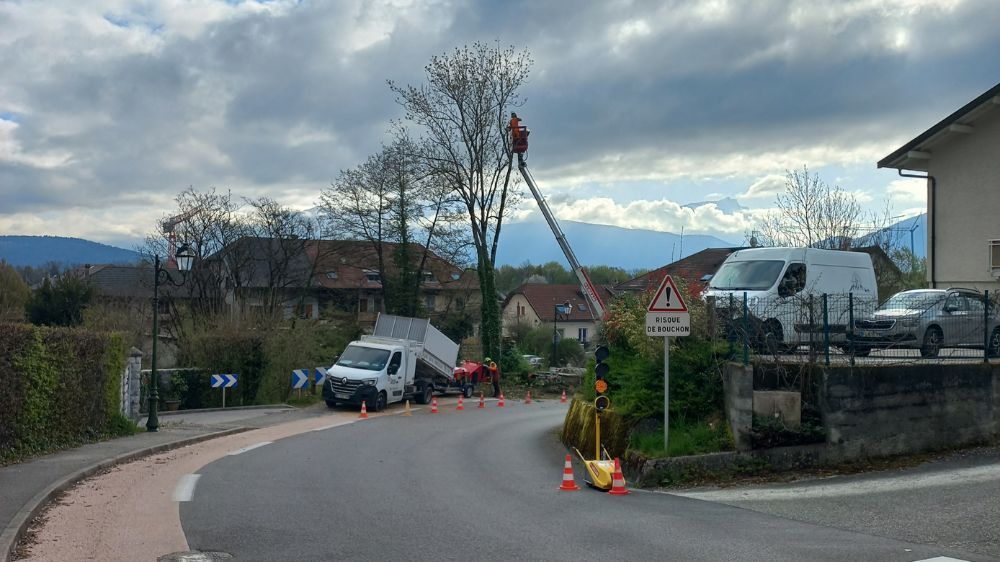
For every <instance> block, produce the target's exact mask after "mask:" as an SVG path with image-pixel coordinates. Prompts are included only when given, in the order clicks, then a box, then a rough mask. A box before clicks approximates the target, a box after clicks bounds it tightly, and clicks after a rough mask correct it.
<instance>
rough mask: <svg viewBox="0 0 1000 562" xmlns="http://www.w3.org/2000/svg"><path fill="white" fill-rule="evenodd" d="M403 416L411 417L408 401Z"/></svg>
mask: <svg viewBox="0 0 1000 562" xmlns="http://www.w3.org/2000/svg"><path fill="white" fill-rule="evenodd" d="M403 415H404V416H412V415H413V412H412V411H410V401H409V400H407V401H406V409H405V410H403Z"/></svg>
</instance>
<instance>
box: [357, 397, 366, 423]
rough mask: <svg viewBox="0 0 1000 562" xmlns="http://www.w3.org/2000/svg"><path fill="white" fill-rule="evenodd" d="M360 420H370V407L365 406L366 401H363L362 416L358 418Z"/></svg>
mask: <svg viewBox="0 0 1000 562" xmlns="http://www.w3.org/2000/svg"><path fill="white" fill-rule="evenodd" d="M358 419H361V420H366V419H368V406H366V405H365V401H364V400H362V401H361V415H360V416H358Z"/></svg>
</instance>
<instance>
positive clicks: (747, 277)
mask: <svg viewBox="0 0 1000 562" xmlns="http://www.w3.org/2000/svg"><path fill="white" fill-rule="evenodd" d="M783 267H785V262H783V261H778V260H761V261H732V262H729V263H724V264H722V267H721V268H719V272H718V273H716V274H715V276H714V277H712V282H711V283H709V287H711V288H713V289H719V290H723V291H765V290H767V289H770V288H771V287H773V286H774V282H775V281H777V280H778V275H780V274H781V269H782V268H783Z"/></svg>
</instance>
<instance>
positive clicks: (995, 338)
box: [986, 328, 1000, 357]
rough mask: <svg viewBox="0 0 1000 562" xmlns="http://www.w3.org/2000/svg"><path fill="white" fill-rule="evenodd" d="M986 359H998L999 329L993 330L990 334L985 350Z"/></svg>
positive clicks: (999, 350) (999, 353)
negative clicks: (988, 343)
mask: <svg viewBox="0 0 1000 562" xmlns="http://www.w3.org/2000/svg"><path fill="white" fill-rule="evenodd" d="M986 355H987V356H988V357H1000V328H994V329H993V333H992V334H990V345H989V347H988V348H986Z"/></svg>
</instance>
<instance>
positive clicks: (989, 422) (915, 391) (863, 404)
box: [723, 363, 1000, 460]
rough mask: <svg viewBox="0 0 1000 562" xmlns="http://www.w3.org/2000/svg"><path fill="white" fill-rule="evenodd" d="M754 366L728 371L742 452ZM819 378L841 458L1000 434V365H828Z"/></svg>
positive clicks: (730, 409) (830, 438) (730, 408)
mask: <svg viewBox="0 0 1000 562" xmlns="http://www.w3.org/2000/svg"><path fill="white" fill-rule="evenodd" d="M752 370H753V367H752V366H748V367H744V366H742V365H739V364H730V365H728V366H727V367H726V369H725V370H724V372H723V389H724V392H725V408H726V417H727V419H728V421H729V425H730V427H731V428H732V432H733V438H734V441H735V444H736V450H737V451H748V450H750V449H751V443H750V431H751V428H752V421H753V400H754V394H755V393H754V390H753V372H752ZM818 377H819V378H818V381H817V385H818V388H817V396H818V398H817V402H818V403H817V404H816V406H817V408H818V409H819V411H820V415H821V416H822V419H823V425H824V428H825V430H826V441H827V448H828V449H830V450H831V452H832V451H833V450H835V451H836V455H835V457H836V458H837V459H840V460H852V459H860V458H866V457H881V456H890V455H897V454H907V453H915V452H920V451H927V450H934V449H942V448H947V447H954V446H961V445H969V444H974V443H980V442H984V441H987V440H990V439H992V438H994V437H996V436H997V435H998V433H1000V431H998V430H1000V363H992V364H983V363H951V364H949V363H944V364H933V365H932V364H928V365H894V366H872V367H854V368H851V367H848V366H844V367H827V368H822V367H820V368H818ZM827 456H829V455H827ZM831 458H832V457H831Z"/></svg>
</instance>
